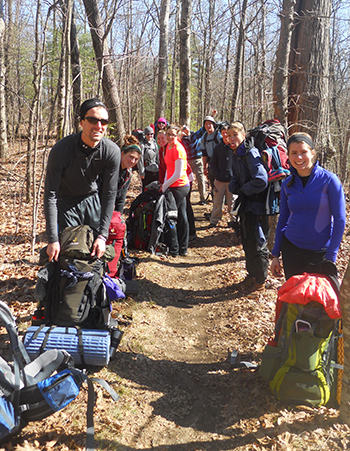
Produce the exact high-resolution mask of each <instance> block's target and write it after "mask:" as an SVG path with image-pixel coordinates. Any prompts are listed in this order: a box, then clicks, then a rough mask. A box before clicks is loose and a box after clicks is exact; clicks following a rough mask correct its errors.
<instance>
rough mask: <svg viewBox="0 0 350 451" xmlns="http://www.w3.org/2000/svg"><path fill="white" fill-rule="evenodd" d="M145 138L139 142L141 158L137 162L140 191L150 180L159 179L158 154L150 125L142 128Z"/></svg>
mask: <svg viewBox="0 0 350 451" xmlns="http://www.w3.org/2000/svg"><path fill="white" fill-rule="evenodd" d="M144 135H145V138H144V140H143V141H142V142H141V143H140V147H141V158H140V160H139V162H138V163H137V169H138V171H139V174H140V177H141V180H142V191H144V190H145V187H146V186H147V185H149V184H150V183H151V182H154V181H156V180H157V181H158V180H159V154H158V144H157V143H156V141H155V140H154V131H153V128H152V127H150V126H149V127H146V128H145V130H144Z"/></svg>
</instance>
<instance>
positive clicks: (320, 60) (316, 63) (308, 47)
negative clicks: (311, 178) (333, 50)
mask: <svg viewBox="0 0 350 451" xmlns="http://www.w3.org/2000/svg"><path fill="white" fill-rule="evenodd" d="M331 8H332V2H331V0H297V3H296V8H295V10H296V12H297V15H298V17H299V19H298V21H297V22H296V26H295V29H294V31H293V34H292V42H291V48H292V51H291V53H290V60H289V67H290V69H291V70H292V75H291V77H290V84H289V96H290V108H289V114H288V121H289V123H290V124H293V127H292V131H293V132H294V131H298V130H301V131H306V132H308V133H310V134H311V136H312V137H313V139H314V141H315V143H316V148H318V149H320V150H321V155H320V160H321V164H322V163H323V161H324V159H325V157H326V155H327V154H328V155H330V153H332V148H331V143H330V136H329V84H328V78H329V26H330V16H331Z"/></svg>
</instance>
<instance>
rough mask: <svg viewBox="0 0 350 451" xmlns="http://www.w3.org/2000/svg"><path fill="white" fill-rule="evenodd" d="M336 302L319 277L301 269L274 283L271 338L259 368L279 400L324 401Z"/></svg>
mask: <svg viewBox="0 0 350 451" xmlns="http://www.w3.org/2000/svg"><path fill="white" fill-rule="evenodd" d="M283 299H284V300H283ZM337 302H338V301H337V294H336V293H335V291H334V289H333V287H332V285H331V283H330V282H329V280H328V279H327V278H326V277H325V276H320V275H315V274H306V273H304V274H303V275H301V276H293V277H291V278H290V279H288V281H287V282H286V283H285V284H284V285H283V286H282V287H281V288H280V291H279V295H278V301H277V305H276V323H275V337H274V339H273V340H270V341H269V343H268V344H267V345H266V347H265V349H264V352H263V354H262V361H261V365H260V368H259V374H260V376H261V377H262V378H263V379H265V380H266V381H268V382H269V385H270V389H271V392H272V393H273V394H275V395H276V396H277V398H278V399H279V400H280V401H282V402H286V403H291V404H304V405H310V406H313V407H318V406H322V405H325V404H327V403H328V401H329V400H330V398H331V392H332V388H333V387H334V386H335V384H334V385H333V382H334V380H335V371H334V367H335V359H336V343H337V338H338V332H337V323H338V318H339V315H340V312H339V309H338V307H337Z"/></svg>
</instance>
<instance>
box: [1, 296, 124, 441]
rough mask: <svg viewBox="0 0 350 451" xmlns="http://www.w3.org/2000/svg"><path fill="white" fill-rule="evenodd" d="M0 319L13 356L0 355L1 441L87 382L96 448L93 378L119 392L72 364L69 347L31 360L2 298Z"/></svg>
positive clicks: (60, 405) (60, 406)
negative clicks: (66, 349) (3, 356)
mask: <svg viewBox="0 0 350 451" xmlns="http://www.w3.org/2000/svg"><path fill="white" fill-rule="evenodd" d="M0 323H1V325H3V326H5V327H6V329H7V332H8V336H9V339H10V354H11V356H10V359H9V361H6V360H5V359H4V358H2V357H0V443H4V442H7V441H9V440H10V439H11V437H12V436H14V435H15V434H17V433H19V432H20V431H21V430H22V429H23V428H24V427H25V426H26V425H27V424H28V423H29V422H31V421H40V420H42V419H43V418H46V417H47V416H49V415H52V414H53V413H55V412H57V411H59V410H61V409H63V408H64V407H66V406H67V405H68V404H69V403H71V402H72V401H73V400H74V399H75V398H76V397H77V395H78V394H79V392H80V388H81V386H82V384H83V382H87V383H88V393H89V395H88V396H89V400H88V409H87V424H88V430H87V439H86V443H87V446H86V449H87V450H92V449H93V448H94V427H93V399H94V389H93V386H92V381H96V382H99V383H100V384H101V385H102V386H103V387H104V388H105V389H106V390H107V391H108V392H109V393H110V394H111V396H112V397H113V399H114V400H115V401H117V400H118V399H119V396H118V395H117V393H116V392H115V391H114V390H113V389H111V387H109V385H108V384H107V383H106V382H105V381H103V380H101V379H95V378H91V379H89V378H88V377H87V376H86V374H85V373H84V372H83V371H81V370H79V369H77V368H74V366H73V361H72V358H71V356H70V355H69V354H68V353H67V352H66V351H60V350H57V349H52V350H49V351H46V352H44V353H43V354H41V355H40V356H39V357H37V358H35V359H34V360H31V359H30V357H29V355H28V354H27V352H26V349H25V347H24V345H23V343H22V341H21V340H20V339H19V337H18V331H17V326H16V321H15V318H14V317H13V315H12V312H11V310H10V309H9V307H8V305H7V304H5V303H4V302H2V301H0Z"/></svg>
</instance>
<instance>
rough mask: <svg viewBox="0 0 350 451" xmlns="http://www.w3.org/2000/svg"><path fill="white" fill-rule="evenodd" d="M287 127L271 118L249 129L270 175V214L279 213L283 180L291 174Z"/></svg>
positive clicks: (268, 201) (268, 200)
mask: <svg viewBox="0 0 350 451" xmlns="http://www.w3.org/2000/svg"><path fill="white" fill-rule="evenodd" d="M287 133H288V132H287V129H286V127H285V126H284V125H283V124H281V123H280V121H278V120H277V119H271V120H268V121H266V122H264V123H263V124H261V125H259V126H257V127H255V128H253V129H251V130H249V131H248V136H250V137H252V138H254V146H255V147H256V148H257V149H258V150H259V151H260V154H261V159H262V162H263V164H264V166H265V169H266V172H267V176H268V187H267V195H266V204H265V211H266V214H267V215H268V216H273V215H277V214H279V205H280V192H281V184H282V181H283V180H284V179H285V178H286V177H287V176H288V175H289V174H290V171H289V163H288V155H287Z"/></svg>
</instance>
